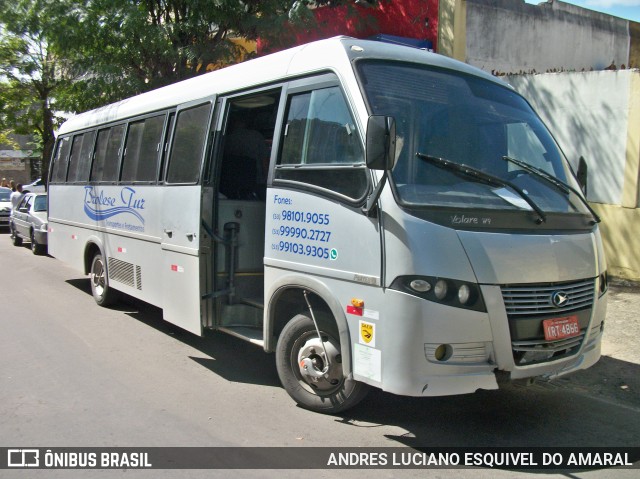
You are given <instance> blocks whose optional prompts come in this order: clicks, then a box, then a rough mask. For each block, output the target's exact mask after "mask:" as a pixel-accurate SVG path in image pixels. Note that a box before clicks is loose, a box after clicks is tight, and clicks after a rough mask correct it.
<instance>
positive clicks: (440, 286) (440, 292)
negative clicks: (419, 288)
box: [433, 279, 449, 301]
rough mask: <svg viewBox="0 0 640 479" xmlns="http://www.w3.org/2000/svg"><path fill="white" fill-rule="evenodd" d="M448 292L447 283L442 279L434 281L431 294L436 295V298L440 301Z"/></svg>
mask: <svg viewBox="0 0 640 479" xmlns="http://www.w3.org/2000/svg"><path fill="white" fill-rule="evenodd" d="M448 291H449V287H448V286H447V282H446V281H445V280H444V279H439V280H438V281H436V287H435V288H433V294H435V295H436V298H437V299H438V300H440V301H442V300H443V299H444V298H446V297H447V292H448Z"/></svg>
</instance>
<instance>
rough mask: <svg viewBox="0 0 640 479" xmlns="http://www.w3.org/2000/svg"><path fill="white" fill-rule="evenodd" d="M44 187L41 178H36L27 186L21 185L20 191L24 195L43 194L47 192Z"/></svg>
mask: <svg viewBox="0 0 640 479" xmlns="http://www.w3.org/2000/svg"><path fill="white" fill-rule="evenodd" d="M45 186H46V185H45V184H44V181H43V180H42V178H38V179H37V180H35V181H34V182H32V183H29V184H28V185H22V191H23V192H24V193H44V192H46V191H47V190H46V187H45Z"/></svg>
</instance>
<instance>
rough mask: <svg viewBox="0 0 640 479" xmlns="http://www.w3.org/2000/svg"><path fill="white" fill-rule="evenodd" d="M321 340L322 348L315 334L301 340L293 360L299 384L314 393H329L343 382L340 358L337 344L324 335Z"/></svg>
mask: <svg viewBox="0 0 640 479" xmlns="http://www.w3.org/2000/svg"><path fill="white" fill-rule="evenodd" d="M322 338H323V339H324V348H323V347H322V345H323V343H322V342H321V341H320V338H318V336H317V334H316V333H315V332H313V333H310V334H308V335H307V336H305V337H303V338H301V340H300V349H298V354H297V356H296V358H295V359H297V370H298V372H299V373H300V379H301V382H302V383H303V385H305V386H306V387H307V389H308V388H309V387H310V388H311V389H312V390H313V392H314V393H331V392H332V391H335V390H336V389H338V388H339V387H340V385H341V383H342V381H343V376H342V358H341V355H340V348H339V344H338V342H337V341H335V340H334V339H333V338H331V337H330V336H327V335H325V334H324V333H323V334H322ZM325 350H326V354H325ZM292 359H294V358H292Z"/></svg>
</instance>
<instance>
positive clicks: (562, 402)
mask: <svg viewBox="0 0 640 479" xmlns="http://www.w3.org/2000/svg"><path fill="white" fill-rule="evenodd" d="M26 246H27V247H20V248H16V247H14V246H12V245H11V242H10V240H9V235H8V234H7V232H6V231H0V446H5V447H18V446H20V447H30V446H31V447H35V446H38V447H87V446H92V447H101V446H109V447H116V446H117V447H158V446H207V447H208V446H326V447H401V448H411V447H441V446H466V447H489V446H522V447H534V446H544V447H561V446H575V447H588V446H611V447H614V446H640V393H639V391H640V385H639V382H638V377H639V376H640V375H639V374H638V373H639V372H640V364H638V361H637V360H636V359H637V348H632V347H629V348H625V347H623V346H622V345H620V347H619V348H618V349H616V348H615V346H616V344H618V343H620V342H621V341H624V338H625V337H626V336H627V335H628V333H627V332H626V329H625V325H624V324H623V325H622V326H620V325H618V326H617V327H618V329H620V328H621V329H622V330H623V331H622V333H621V332H620V331H618V330H617V329H616V330H615V331H617V333H615V331H614V332H612V333H611V334H614V333H615V334H617V335H614V336H612V337H613V338H614V341H613V344H610V343H606V344H605V348H604V350H605V351H609V353H608V354H610V355H607V356H603V358H602V359H601V361H600V362H599V363H598V364H597V365H596V366H594V367H593V368H591V369H590V370H589V371H584V372H579V373H577V374H575V375H573V376H570V377H569V378H567V379H559V380H557V381H554V382H551V383H544V384H537V385H534V386H532V387H514V388H509V389H506V390H499V391H479V392H477V393H475V394H470V395H464V396H455V397H448V398H406V397H398V396H394V395H391V394H387V393H382V392H380V391H374V392H373V393H372V394H370V395H369V396H368V397H367V398H366V399H365V400H364V401H363V403H361V405H359V406H358V407H357V408H355V409H353V410H351V411H348V412H346V413H344V414H342V415H339V416H325V415H320V414H315V413H311V412H308V411H305V410H303V409H301V408H298V407H297V406H296V405H295V404H294V403H293V401H291V399H290V398H289V396H288V395H287V394H286V393H285V391H284V390H283V389H282V388H281V386H280V384H279V381H278V377H277V373H276V369H275V364H274V357H273V355H270V354H265V353H264V352H263V351H262V350H261V349H259V348H257V347H256V346H253V345H251V344H249V343H245V342H243V341H241V340H238V339H235V338H233V337H230V336H226V335H223V334H218V333H212V334H210V335H209V336H208V337H205V338H200V337H197V336H195V335H192V334H190V333H187V332H184V331H182V330H180V329H178V328H176V327H174V326H172V325H170V324H168V323H165V322H164V321H163V320H162V314H161V311H160V310H159V309H157V308H155V307H151V306H149V305H146V304H144V303H141V302H138V301H135V300H132V299H130V300H128V301H125V302H123V303H122V304H120V305H118V306H116V307H115V308H112V309H105V308H100V307H98V306H97V305H96V304H95V303H94V301H93V298H92V296H91V294H90V289H89V283H88V279H87V278H86V277H83V276H82V275H81V274H80V273H79V272H77V271H75V270H72V269H71V268H69V267H67V266H66V265H64V264H62V263H61V262H59V261H58V260H56V259H54V258H51V257H47V256H45V257H36V256H34V255H32V254H31V251H30V250H29V249H28V245H26ZM616 288H618V289H615V290H613V291H612V292H613V294H612V295H611V297H612V302H611V307H610V310H609V314H610V315H612V316H613V317H612V320H611V321H608V323H611V324H612V325H615V323H616V321H615V318H618V319H619V317H620V315H621V314H623V315H624V314H628V318H629V320H630V321H635V324H636V326H637V324H638V313H637V311H638V308H637V306H638V305H639V304H640V301H638V298H640V295H638V294H637V291H635V290H634V289H633V288H627V289H628V291H627V290H625V289H624V288H625V286H624V285H622V286H616ZM627 294H628V295H629V297H628V298H627V296H625V295H627ZM625 298H626V299H625ZM629 298H630V299H629ZM625 308H626V309H625ZM630 308H635V310H634V311H632V310H631V309H630ZM612 311H613V312H612ZM620 311H623V312H622V313H620ZM625 311H626V313H625ZM614 329H615V328H614ZM636 341H637V339H636ZM607 348H608V349H607ZM407 450H408V449H407ZM27 472H28V474H22V471H7V470H5V471H2V470H0V477H2V478H4V477H46V478H50V477H83V478H84V477H120V476H122V475H124V474H125V472H123V471H46V470H45V471H27ZM87 472H90V473H89V474H88V473H87ZM178 472H179V473H180V474H179V475H178ZM365 472H366V477H397V476H398V475H402V476H403V477H424V476H425V474H426V473H425V471H419V470H412V471H393V470H375V471H337V470H333V471H313V475H314V476H315V477H363V476H365V474H364V473H365ZM9 473H11V474H9ZM637 473H638V471H637V470H635V471H633V470H624V471H620V470H619V471H611V470H594V471H587V472H580V473H575V472H572V473H571V474H570V477H586V478H589V477H616V478H618V477H637ZM126 475H127V477H132V475H133V476H135V477H150V478H151V477H153V478H156V477H218V476H220V477H228V476H229V474H228V472H227V471H220V470H213V471H211V470H209V471H194V470H190V471H189V470H185V471H159V470H155V471H133V470H128V471H126ZM234 475H235V476H242V477H265V476H267V477H282V476H283V475H285V476H286V475H291V476H293V475H296V476H299V475H300V474H299V473H298V474H294V473H293V472H292V471H242V472H239V473H237V474H234ZM523 475H524V474H523V473H518V472H513V471H495V470H488V469H480V470H473V471H468V470H453V471H446V470H439V471H430V472H429V476H430V477H460V476H468V477H471V476H473V477H474V478H482V477H487V478H488V477H521V476H523ZM558 477H567V476H566V475H560V476H558Z"/></svg>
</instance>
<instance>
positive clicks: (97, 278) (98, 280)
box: [89, 253, 117, 306]
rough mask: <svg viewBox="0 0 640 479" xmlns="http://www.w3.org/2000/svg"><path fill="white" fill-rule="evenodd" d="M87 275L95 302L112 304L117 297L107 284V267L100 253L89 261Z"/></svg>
mask: <svg viewBox="0 0 640 479" xmlns="http://www.w3.org/2000/svg"><path fill="white" fill-rule="evenodd" d="M89 277H90V278H91V294H93V299H95V301H96V303H98V305H100V306H109V305H111V304H113V303H114V302H115V301H116V299H117V292H116V291H114V290H113V289H111V286H109V279H108V277H107V268H106V267H105V264H104V260H103V259H102V255H101V254H100V253H96V255H95V256H94V257H93V260H92V261H91V270H90V272H89Z"/></svg>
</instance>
